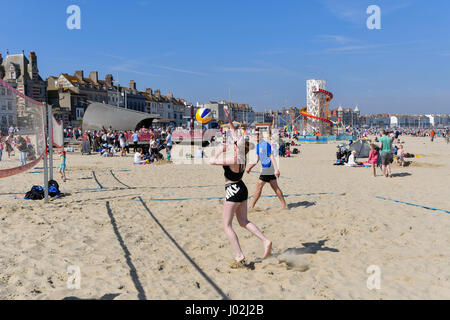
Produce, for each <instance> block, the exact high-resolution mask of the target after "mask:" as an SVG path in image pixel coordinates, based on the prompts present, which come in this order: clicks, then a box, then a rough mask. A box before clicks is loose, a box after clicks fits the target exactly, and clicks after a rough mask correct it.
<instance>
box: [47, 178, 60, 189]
mask: <svg viewBox="0 0 450 320" xmlns="http://www.w3.org/2000/svg"><path fill="white" fill-rule="evenodd" d="M48 187H49V188H50V187H55V188H56V189H57V190H58V191H59V184H58V182H56V181H55V180H50V181H49V182H48Z"/></svg>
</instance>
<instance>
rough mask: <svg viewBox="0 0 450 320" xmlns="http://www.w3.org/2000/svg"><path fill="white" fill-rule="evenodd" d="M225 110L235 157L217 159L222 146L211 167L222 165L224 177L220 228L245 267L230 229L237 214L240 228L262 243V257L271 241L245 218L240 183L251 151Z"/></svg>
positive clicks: (244, 196) (268, 251)
mask: <svg viewBox="0 0 450 320" xmlns="http://www.w3.org/2000/svg"><path fill="white" fill-rule="evenodd" d="M224 111H225V116H226V117H227V119H228V122H229V123H230V128H231V132H232V137H233V140H234V145H233V149H234V156H233V157H232V158H223V157H220V159H219V156H220V155H222V154H223V153H224V152H225V151H226V146H225V145H224V146H223V148H222V150H220V151H219V152H217V154H215V155H214V157H213V158H212V159H211V161H210V164H212V165H221V166H223V169H224V175H225V192H226V201H225V203H224V205H223V214H222V227H223V229H224V230H225V233H226V235H227V236H228V239H229V240H230V242H231V245H232V246H233V249H234V251H235V260H236V261H237V262H238V263H242V264H245V256H244V253H243V252H242V250H241V246H240V245H239V239H238V237H237V235H236V233H235V232H234V230H233V227H232V222H233V217H234V215H236V218H237V220H238V222H239V225H240V226H241V227H243V228H245V229H247V230H248V231H250V232H251V233H253V234H254V235H255V236H257V237H258V238H259V239H260V240H261V241H262V243H263V246H264V258H267V257H268V256H270V254H271V252H272V242H271V241H270V240H269V239H267V238H266V237H265V236H264V234H263V233H262V232H261V230H259V229H258V227H257V226H256V225H255V224H254V223H252V222H250V221H249V220H248V218H247V199H248V190H247V187H246V186H245V184H244V182H243V181H242V176H243V175H244V172H245V166H246V161H245V158H246V155H247V153H248V151H249V150H250V143H249V142H248V141H245V140H244V139H243V138H242V137H241V138H238V137H237V133H236V130H235V128H234V126H233V123H232V121H231V118H230V116H229V113H228V110H224Z"/></svg>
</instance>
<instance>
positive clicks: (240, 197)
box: [225, 180, 248, 202]
mask: <svg viewBox="0 0 450 320" xmlns="http://www.w3.org/2000/svg"><path fill="white" fill-rule="evenodd" d="M225 193H226V196H225V197H226V201H228V202H243V201H245V200H247V199H248V190H247V187H246V186H245V183H244V182H242V180H241V181H239V182H236V183H230V184H227V185H225Z"/></svg>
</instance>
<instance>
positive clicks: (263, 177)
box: [259, 174, 277, 182]
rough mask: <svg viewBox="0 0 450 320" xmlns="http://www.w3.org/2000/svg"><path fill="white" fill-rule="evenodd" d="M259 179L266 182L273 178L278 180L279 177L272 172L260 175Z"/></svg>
mask: <svg viewBox="0 0 450 320" xmlns="http://www.w3.org/2000/svg"><path fill="white" fill-rule="evenodd" d="M259 180H261V181H264V182H270V181H272V180H277V177H275V175H274V174H271V175H260V176H259Z"/></svg>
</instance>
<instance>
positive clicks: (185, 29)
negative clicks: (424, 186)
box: [0, 0, 450, 113]
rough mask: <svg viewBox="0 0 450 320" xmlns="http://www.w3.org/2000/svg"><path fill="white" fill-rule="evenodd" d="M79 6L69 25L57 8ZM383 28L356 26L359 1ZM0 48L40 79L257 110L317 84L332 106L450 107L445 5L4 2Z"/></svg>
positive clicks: (366, 109)
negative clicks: (30, 56)
mask: <svg viewBox="0 0 450 320" xmlns="http://www.w3.org/2000/svg"><path fill="white" fill-rule="evenodd" d="M72 4H76V5H78V6H79V7H80V8H81V30H68V29H67V28H66V20H67V18H68V16H69V15H68V14H67V13H66V8H67V7H68V6H69V5H72ZM371 4H374V5H378V6H380V8H381V27H382V29H381V30H369V29H367V27H366V20H367V18H368V16H369V15H368V14H366V9H367V7H368V6H369V5H371ZM2 12H3V13H2V19H1V20H0V27H1V30H3V32H2V33H0V52H1V53H2V54H3V55H5V54H6V49H9V51H10V53H20V52H21V50H22V49H23V50H25V52H27V53H28V52H29V51H31V50H34V51H36V53H37V55H38V62H39V69H40V73H41V75H42V76H43V77H45V78H46V77H47V76H49V75H58V74H60V73H62V72H65V73H71V74H72V73H73V72H74V71H75V70H79V69H83V70H84V71H85V74H89V72H90V71H94V70H96V71H99V73H100V77H102V78H103V77H104V76H105V74H107V73H112V74H113V75H114V77H117V75H118V76H119V81H120V83H121V85H128V82H129V80H131V79H132V80H135V81H136V82H137V86H138V88H139V89H142V90H143V89H145V88H147V87H150V88H153V89H161V91H162V92H163V93H168V92H173V93H174V95H175V96H177V97H182V98H185V99H187V100H188V101H192V102H194V103H195V102H197V101H198V102H206V101H208V100H218V99H228V95H229V92H231V99H232V100H233V101H237V102H241V103H249V104H250V105H252V106H254V107H255V108H256V110H264V109H265V108H268V109H270V108H280V107H282V106H286V107H288V106H298V107H301V106H304V105H305V104H306V97H305V96H306V93H305V91H306V88H305V82H306V80H307V79H310V78H322V79H326V80H327V89H328V90H329V91H331V92H333V93H334V96H335V99H334V100H333V102H332V107H336V106H338V105H343V106H344V107H354V106H355V105H356V104H358V105H359V106H360V109H361V111H362V113H375V112H390V113H397V112H398V113H444V112H445V113H449V112H450V81H449V80H450V79H449V77H450V37H449V34H450V22H449V21H450V19H449V17H450V1H448V0H433V1H424V0H371V1H366V0H308V1H306V0H305V1H302V0H297V1H293V0H292V1H291V0H279V1H265V0H259V1H254V0H244V1H242V0H241V1H237V0H228V1H225V0H214V1H212V0H209V1H206V0H193V1H185V0H164V1H162V0H159V1H154V0H137V1H134V0H129V1H106V0H84V1H82V0H78V1H77V0H45V1H38V0H28V1H20V0H17V1H5V0H3V1H2Z"/></svg>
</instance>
